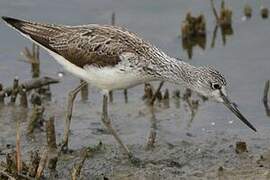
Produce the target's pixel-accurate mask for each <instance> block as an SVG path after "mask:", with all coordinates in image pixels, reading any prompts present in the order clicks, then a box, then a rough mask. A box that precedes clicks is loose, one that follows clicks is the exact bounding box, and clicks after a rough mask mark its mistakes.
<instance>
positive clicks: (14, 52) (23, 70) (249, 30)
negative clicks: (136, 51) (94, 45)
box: [0, 0, 270, 179]
mask: <svg viewBox="0 0 270 180" xmlns="http://www.w3.org/2000/svg"><path fill="white" fill-rule="evenodd" d="M226 2H228V5H229V6H230V7H231V8H232V10H233V30H234V33H233V35H232V36H229V37H227V41H226V45H223V43H222V41H221V35H220V30H218V32H217V39H216V41H215V47H214V48H211V47H210V44H211V39H212V36H213V31H214V28H215V19H214V16H213V14H212V11H211V7H210V3H209V2H208V1H200V0H193V1H188V0H185V1H176V0H169V1H162V0H158V1H156V0H146V1H132V0H129V1H121V0H116V1H109V0H101V1H100V0H95V1H84V0H80V1H75V0H73V1H64V0H58V1H42V0H37V1H31V0H23V1H20V0H14V1H8V0H2V1H1V2H0V15H1V16H2V15H5V16H14V17H20V18H25V19H32V20H36V21H42V22H50V23H61V24H74V25H75V24H86V23H99V24H108V23H110V17H111V13H112V12H116V24H119V25H121V26H125V27H128V28H129V29H130V30H131V31H134V32H138V34H139V35H140V36H142V37H144V38H145V39H147V40H149V41H151V42H152V43H154V44H156V45H157V46H158V47H160V48H161V49H164V51H165V52H167V53H168V54H170V55H172V56H175V57H179V58H182V59H183V60H184V61H188V62H190V63H192V64H194V65H208V64H211V65H213V66H215V67H217V69H219V70H220V71H222V72H223V74H224V75H225V76H226V78H227V80H228V82H229V94H230V96H231V98H232V99H233V100H234V101H236V102H237V103H238V105H239V109H241V111H242V112H243V114H245V116H247V117H248V119H249V120H250V121H251V122H252V123H253V124H254V126H255V127H256V128H257V129H258V133H253V132H252V131H251V130H250V129H248V128H247V127H246V126H245V125H243V124H242V123H241V122H240V121H239V120H238V119H237V118H236V117H235V116H234V115H232V114H231V113H230V112H229V111H228V110H227V109H225V107H224V106H223V105H222V104H216V103H214V102H208V101H206V102H203V101H202V100H201V99H200V98H199V97H198V96H196V95H193V96H192V98H193V99H195V100H197V99H199V100H200V101H199V106H198V109H197V110H196V111H195V113H194V114H193V115H192V112H191V110H190V108H189V106H188V104H187V103H186V102H184V101H183V100H180V102H177V101H176V100H175V99H173V98H172V99H171V100H170V108H163V106H162V104H161V105H158V106H157V107H156V117H157V123H158V132H157V134H158V135H157V136H158V137H157V144H156V148H155V149H154V150H153V151H145V150H144V145H145V142H146V137H147V135H148V133H149V128H150V122H149V119H150V115H149V113H148V109H147V107H146V106H145V104H144V102H143V101H142V100H141V96H142V95H143V86H138V87H135V88H132V89H130V90H129V91H128V94H129V96H128V97H129V102H128V104H125V103H124V97H123V92H122V91H118V92H115V93H114V102H113V105H111V107H110V112H111V116H112V119H113V124H114V126H115V128H116V129H117V130H118V132H119V134H120V135H121V136H122V138H123V140H124V141H125V142H126V143H127V144H128V145H129V146H130V148H131V149H132V151H133V152H134V153H135V155H136V156H138V157H139V158H141V159H142V160H143V161H144V162H145V166H144V167H143V168H142V167H134V166H132V165H130V164H129V163H128V162H127V161H126V160H125V158H123V156H122V154H121V152H120V150H119V148H118V147H117V145H116V144H115V141H114V139H113V138H112V137H111V136H110V135H107V134H104V133H102V131H101V129H102V128H103V126H102V125H101V123H100V112H101V111H100V109H101V108H100V106H101V97H100V93H99V91H98V90H97V89H95V88H94V87H91V86H90V93H89V100H88V101H87V102H82V101H81V100H80V98H78V100H77V101H76V103H75V108H74V116H73V120H72V135H71V138H70V146H71V148H72V149H80V148H82V147H85V146H88V145H93V144H96V143H97V142H99V141H100V140H101V141H102V142H103V143H104V144H105V149H104V151H103V152H101V153H99V154H97V155H96V156H94V158H93V159H89V160H88V161H87V162H86V164H85V168H84V169H83V175H84V176H85V177H88V178H89V177H91V178H92V179H93V178H98V177H102V176H106V177H109V178H112V179H175V178H176V179H180V178H183V179H185V178H186V179H190V178H194V179H207V178H208V179H217V178H229V179H232V178H236V179H247V178H251V179H252V178H257V179H258V178H261V179H267V176H269V172H268V170H267V169H266V168H267V167H269V161H268V160H269V159H268V158H267V157H268V156H267V152H268V148H269V146H270V144H269V139H270V136H269V130H270V117H267V116H266V113H265V109H264V106H263V104H262V101H261V99H262V93H263V88H264V87H263V86H264V82H265V81H266V80H268V79H269V77H270V73H269V72H270V71H269V67H270V61H269V57H270V52H269V46H270V41H269V40H270V39H269V38H270V31H269V29H270V22H269V19H266V20H263V19H261V17H260V14H259V9H260V6H261V5H264V6H266V7H270V3H269V2H268V1H263V3H264V4H261V3H260V2H259V1H256V2H255V1H247V2H249V3H250V5H251V6H252V8H253V16H252V18H251V19H250V20H246V21H243V19H242V10H243V7H244V5H245V4H244V2H242V1H232V0H231V1H226ZM217 5H218V6H219V4H217ZM188 11H191V12H192V13H193V14H195V15H197V14H199V13H203V14H204V15H205V17H206V19H207V45H206V49H205V50H202V49H200V48H199V47H195V48H194V49H193V56H192V59H191V60H188V55H187V52H186V51H184V50H183V49H182V45H181V40H180V39H179V37H178V36H179V34H180V23H181V22H182V21H183V20H184V18H185V14H186V13H187V12H188ZM0 37H1V43H0V77H1V78H0V81H1V82H2V83H3V84H4V85H10V83H11V82H12V79H13V78H14V77H15V76H18V77H19V78H20V79H22V80H24V79H30V78H31V73H30V67H29V65H28V64H26V63H23V62H21V61H19V60H20V59H22V57H21V56H20V51H21V50H22V49H23V48H24V47H25V46H30V45H31V44H30V43H29V42H28V41H27V40H25V39H23V38H21V37H20V36H18V35H17V34H16V33H15V32H13V31H11V30H10V29H9V28H7V27H6V26H5V25H4V24H3V23H1V24H0ZM41 60H42V61H41V74H42V75H47V76H52V77H57V73H58V72H62V71H63V69H62V68H61V67H60V66H59V65H58V64H56V62H55V61H54V60H53V59H52V58H51V57H50V56H48V55H47V54H46V53H45V52H43V51H42V53H41ZM78 83H79V80H78V79H76V78H74V77H72V76H71V75H70V74H68V73H65V74H64V76H63V77H62V78H61V83H60V84H58V85H55V86H52V93H53V98H52V101H51V102H49V103H48V105H47V106H46V107H47V109H46V117H48V116H50V115H55V117H56V130H57V133H58V134H57V138H58V141H59V142H60V140H61V136H62V132H63V121H64V113H65V103H66V96H67V92H68V91H69V90H70V89H71V88H73V87H75V86H76V85H77V84H78ZM154 85H156V86H157V84H154ZM166 88H169V89H170V92H171V94H172V91H173V90H175V89H180V91H181V94H182V95H183V94H184V92H185V90H184V89H182V88H181V87H176V86H174V85H171V84H166ZM28 114H29V112H28V111H27V110H25V109H20V108H18V107H12V106H4V107H0V150H1V151H2V153H3V154H4V153H5V152H6V151H8V150H9V148H10V147H9V146H8V147H7V145H11V146H13V145H14V144H15V143H14V142H15V126H16V120H18V119H19V120H20V121H22V128H21V129H22V132H23V142H22V146H23V150H24V152H25V156H26V157H27V153H28V152H29V151H30V150H32V149H35V148H38V147H40V146H43V145H44V143H45V141H44V140H45V139H44V137H45V133H44V132H36V133H35V137H34V138H29V137H26V136H25V131H24V130H25V127H26V122H27V115H28ZM238 140H243V141H246V142H247V144H248V150H249V152H248V153H245V154H244V155H237V154H235V152H234V145H235V142H236V141H238ZM260 155H264V156H265V159H264V160H263V161H260V162H257V161H258V159H260ZM3 157H4V156H2V157H1V158H3ZM74 158H75V159H76V157H73V156H71V157H68V158H67V159H65V161H64V160H63V161H61V162H60V163H59V166H58V167H59V171H60V173H59V178H62V179H64V177H65V176H66V175H68V170H69V168H71V167H72V164H73V163H74ZM63 159H64V158H63ZM220 166H223V167H224V170H223V171H218V168H219V167H220ZM260 166H263V167H260Z"/></svg>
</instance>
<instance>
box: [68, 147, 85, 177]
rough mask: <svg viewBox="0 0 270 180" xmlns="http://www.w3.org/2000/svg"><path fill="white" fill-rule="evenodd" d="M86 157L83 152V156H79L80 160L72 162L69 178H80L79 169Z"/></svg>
mask: <svg viewBox="0 0 270 180" xmlns="http://www.w3.org/2000/svg"><path fill="white" fill-rule="evenodd" d="M86 158H87V153H86V152H85V153H84V156H83V157H82V158H81V160H80V161H79V162H77V163H75V164H74V166H73V168H72V171H71V179H72V180H77V179H80V174H81V169H82V167H83V165H84V162H85V160H86Z"/></svg>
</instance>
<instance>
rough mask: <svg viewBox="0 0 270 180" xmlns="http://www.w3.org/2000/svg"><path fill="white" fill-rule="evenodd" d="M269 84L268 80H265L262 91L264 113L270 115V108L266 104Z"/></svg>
mask: <svg viewBox="0 0 270 180" xmlns="http://www.w3.org/2000/svg"><path fill="white" fill-rule="evenodd" d="M269 86H270V81H269V80H267V81H266V82H265V85H264V91H263V105H264V108H265V112H266V115H267V116H269V117H270V108H269V105H268V92H269Z"/></svg>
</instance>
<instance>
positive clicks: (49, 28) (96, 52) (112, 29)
mask: <svg viewBox="0 0 270 180" xmlns="http://www.w3.org/2000/svg"><path fill="white" fill-rule="evenodd" d="M3 19H4V20H5V21H6V22H7V23H8V24H9V25H11V26H12V27H13V28H15V29H16V30H18V31H19V32H20V33H22V34H23V35H25V36H28V37H30V39H31V40H33V41H34V42H36V43H38V44H39V45H41V46H43V47H45V48H47V49H49V50H51V51H53V52H55V53H57V54H59V55H61V56H63V57H64V58H65V59H67V60H68V61H70V62H71V63H72V64H74V65H76V66H79V67H84V66H86V65H87V66H88V65H93V66H97V67H105V66H115V65H117V64H118V63H119V62H120V61H121V59H120V56H121V54H122V53H133V54H135V55H136V56H138V57H143V58H141V59H151V56H152V53H151V52H153V49H155V47H153V46H152V45H150V43H148V42H146V41H144V40H143V39H141V38H140V37H138V36H137V35H136V34H134V33H131V32H129V31H127V30H126V29H124V28H121V27H116V26H109V25H97V24H89V25H82V26H64V25H54V24H41V23H35V22H30V21H23V20H18V19H14V18H9V17H3Z"/></svg>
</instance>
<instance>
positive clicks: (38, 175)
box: [35, 148, 48, 179]
mask: <svg viewBox="0 0 270 180" xmlns="http://www.w3.org/2000/svg"><path fill="white" fill-rule="evenodd" d="M47 160H48V149H47V148H45V149H44V151H43V153H42V155H41V158H40V161H39V165H38V168H37V173H36V177H35V178H36V179H40V178H41V176H42V174H43V171H44V169H45V166H46V163H47Z"/></svg>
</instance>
